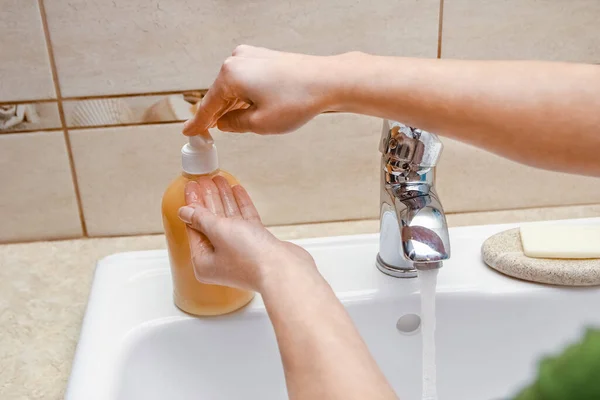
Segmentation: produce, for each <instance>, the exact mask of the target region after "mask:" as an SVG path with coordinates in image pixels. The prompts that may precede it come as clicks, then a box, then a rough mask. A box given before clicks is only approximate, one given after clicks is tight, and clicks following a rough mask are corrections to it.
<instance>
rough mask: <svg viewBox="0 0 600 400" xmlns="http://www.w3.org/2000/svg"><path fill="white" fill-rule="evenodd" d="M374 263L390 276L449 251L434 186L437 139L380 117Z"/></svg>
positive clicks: (413, 271)
mask: <svg viewBox="0 0 600 400" xmlns="http://www.w3.org/2000/svg"><path fill="white" fill-rule="evenodd" d="M380 150H381V153H382V158H381V167H382V168H381V214H380V218H381V220H380V239H379V254H378V255H377V267H378V268H379V269H380V270H381V271H382V272H384V273H386V274H388V275H391V276H395V277H405V278H410V277H415V276H416V275H417V270H419V269H432V268H440V267H441V266H442V261H444V260H447V259H448V258H449V257H450V240H449V236H448V225H447V223H446V216H445V214H444V210H443V208H442V204H441V202H440V200H439V197H438V195H437V193H436V192H435V188H434V176H433V167H434V166H435V165H436V164H437V161H438V159H439V156H440V154H441V150H442V143H441V142H440V140H439V139H438V138H437V136H435V135H434V134H431V133H429V132H426V131H422V130H420V129H414V128H410V127H407V126H405V125H403V124H400V123H398V122H390V121H385V122H384V129H383V133H382V139H381V146H380Z"/></svg>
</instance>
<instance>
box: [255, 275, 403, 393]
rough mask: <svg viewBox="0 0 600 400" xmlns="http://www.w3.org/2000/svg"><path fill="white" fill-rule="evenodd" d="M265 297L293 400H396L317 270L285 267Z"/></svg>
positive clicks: (267, 287) (342, 308) (265, 293)
mask: <svg viewBox="0 0 600 400" xmlns="http://www.w3.org/2000/svg"><path fill="white" fill-rule="evenodd" d="M309 267H310V266H309ZM263 298H264V301H265V305H266V307H267V311H268V313H269V316H270V318H271V321H272V323H273V327H274V328H275V334H276V336H277V341H278V344H279V350H280V352H281V358H282V361H283V367H284V370H285V377H286V382H287V387H288V393H289V396H290V399H296V400H305V399H306V400H309V399H310V400H312V399H332V400H335V399H340V400H342V399H343V400H352V399H360V400H363V399H372V400H379V399H381V400H384V399H385V400H388V399H396V396H395V394H394V392H393V390H392V389H391V388H390V386H389V384H388V383H387V381H386V379H385V377H384V376H383V374H382V373H381V371H380V370H379V368H378V366H377V364H376V363H375V361H374V360H373V358H372V357H371V355H370V353H369V351H368V349H367V347H366V345H365V344H364V342H363V340H362V338H361V337H360V335H359V334H358V332H357V330H356V328H355V327H354V324H353V323H352V321H351V319H350V317H349V316H348V314H347V313H346V310H345V309H344V307H343V306H342V304H341V303H340V302H339V300H338V299H337V298H336V296H335V294H334V293H333V291H332V290H331V288H330V287H329V285H328V284H327V282H325V280H324V279H323V278H322V277H321V276H320V275H319V273H318V272H317V271H316V270H314V271H313V270H310V271H308V270H307V269H301V268H296V269H294V268H283V267H282V268H279V273H278V276H277V277H274V278H272V279H271V281H270V283H268V284H266V286H265V289H264V290H263Z"/></svg>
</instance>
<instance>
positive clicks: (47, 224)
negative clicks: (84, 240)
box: [0, 132, 82, 242]
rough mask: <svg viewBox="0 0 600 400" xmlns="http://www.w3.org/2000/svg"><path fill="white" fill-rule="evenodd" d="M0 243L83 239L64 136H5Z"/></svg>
mask: <svg viewBox="0 0 600 400" xmlns="http://www.w3.org/2000/svg"><path fill="white" fill-rule="evenodd" d="M0 186H1V187H2V190H0V218H1V219H2V225H1V229H0V242H14V241H26V240H40V239H58V238H68V237H77V236H81V235H82V232H81V221H80V220H79V212H78V210H77V200H76V197H75V189H74V187H73V181H72V178H71V170H70V167H69V160H68V156H67V148H66V146H65V140H64V136H63V133H62V132H35V133H16V134H4V135H0Z"/></svg>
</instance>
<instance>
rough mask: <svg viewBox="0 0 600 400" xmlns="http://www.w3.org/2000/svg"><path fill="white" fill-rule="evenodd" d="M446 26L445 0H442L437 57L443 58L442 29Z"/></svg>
mask: <svg viewBox="0 0 600 400" xmlns="http://www.w3.org/2000/svg"><path fill="white" fill-rule="evenodd" d="M443 28H444V0H440V13H439V21H438V47H437V58H442V31H443Z"/></svg>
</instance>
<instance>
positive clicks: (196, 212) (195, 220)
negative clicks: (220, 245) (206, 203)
mask: <svg viewBox="0 0 600 400" xmlns="http://www.w3.org/2000/svg"><path fill="white" fill-rule="evenodd" d="M179 219H181V220H182V221H183V222H185V223H186V224H188V225H189V226H190V227H191V228H192V229H194V230H196V231H198V232H200V233H203V234H204V235H206V237H207V238H208V240H210V241H211V243H213V239H218V238H219V236H220V229H219V226H220V223H219V222H220V221H219V220H220V219H221V218H220V217H218V216H216V215H215V214H213V213H212V212H211V211H210V210H208V209H207V208H205V207H202V206H201V205H198V204H192V205H189V206H185V207H181V208H180V209H179Z"/></svg>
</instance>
